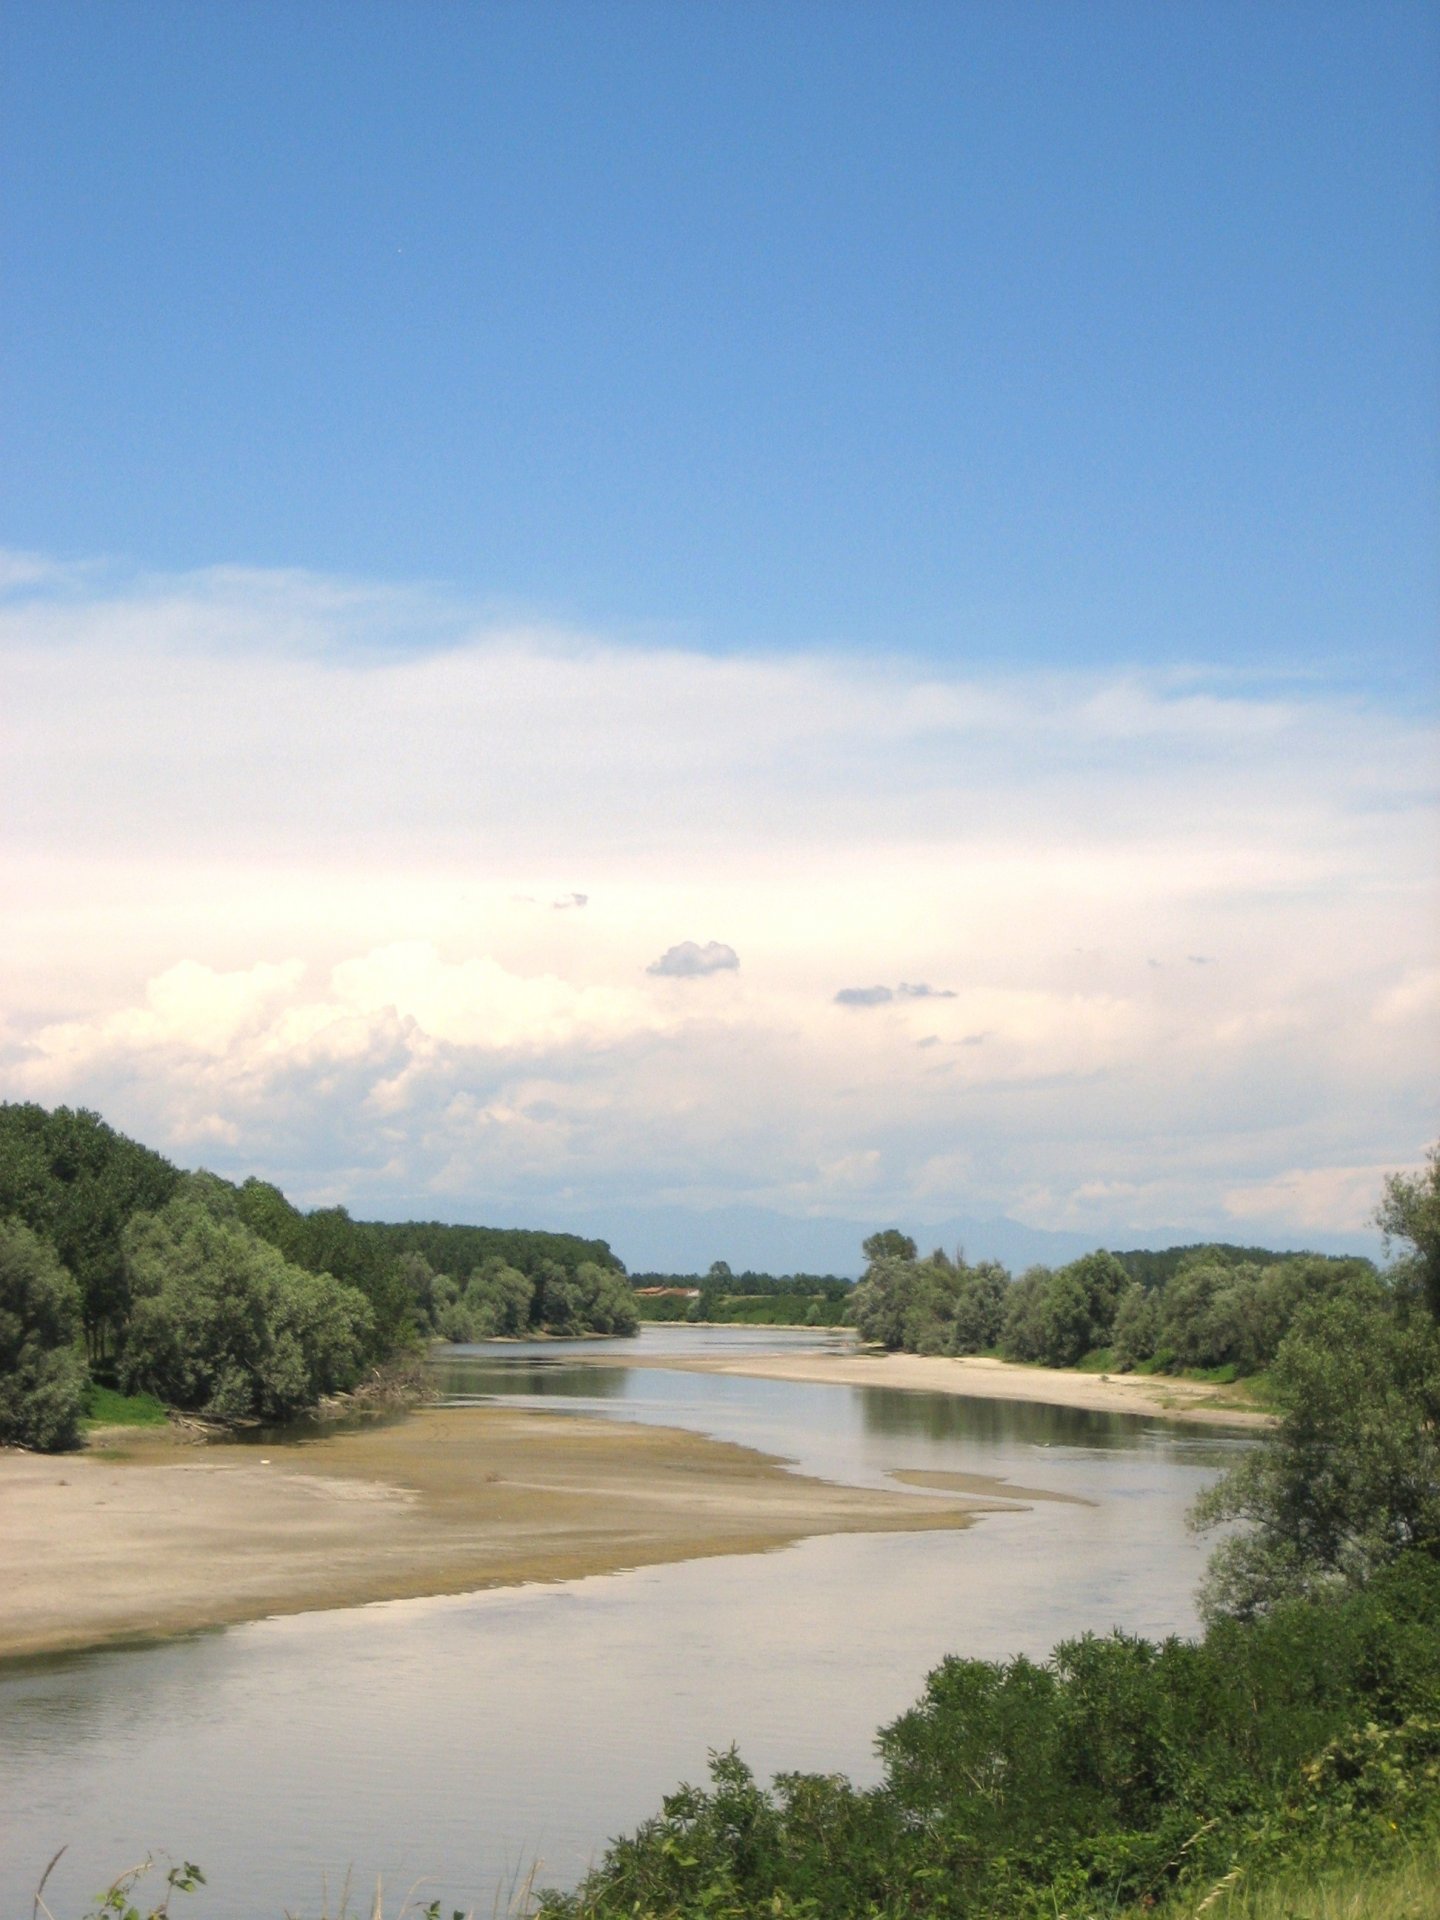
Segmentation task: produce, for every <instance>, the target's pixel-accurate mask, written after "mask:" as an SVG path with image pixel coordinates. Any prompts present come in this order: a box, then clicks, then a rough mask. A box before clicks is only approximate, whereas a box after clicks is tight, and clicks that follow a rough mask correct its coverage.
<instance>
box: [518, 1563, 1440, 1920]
mask: <svg viewBox="0 0 1440 1920" xmlns="http://www.w3.org/2000/svg"><path fill="white" fill-rule="evenodd" d="M879 1745H880V1751H881V1754H882V1757H883V1759H884V1762H885V1777H884V1780H883V1781H882V1783H881V1785H880V1786H879V1787H877V1788H875V1789H873V1790H871V1791H868V1792H858V1791H857V1790H856V1789H855V1788H853V1787H852V1786H851V1785H850V1784H849V1783H848V1782H846V1781H844V1780H839V1779H834V1778H824V1777H815V1776H805V1775H790V1776H782V1777H781V1778H780V1779H778V1780H777V1781H775V1782H774V1784H773V1786H772V1787H771V1788H770V1789H769V1790H768V1791H767V1790H766V1789H763V1788H762V1787H760V1786H759V1785H758V1783H757V1782H756V1781H755V1780H754V1778H753V1777H752V1775H751V1774H750V1772H749V1770H748V1769H747V1768H746V1767H745V1766H744V1764H743V1762H742V1761H741V1760H740V1759H739V1757H738V1756H737V1755H735V1754H734V1753H733V1752H732V1753H728V1754H724V1755H720V1756H718V1757H716V1758H715V1759H714V1761H713V1762H712V1768H711V1779H710V1783H709V1785H708V1787H686V1788H682V1789H681V1790H680V1791H679V1792H678V1793H675V1794H672V1795H671V1796H670V1797H669V1798H668V1799H667V1800H666V1801H665V1803H664V1806H663V1809H662V1812H661V1814H660V1816H659V1817H658V1818H657V1819H655V1820H652V1821H650V1822H649V1823H647V1825H646V1826H644V1827H642V1828H641V1829H640V1830H639V1832H637V1833H636V1834H634V1835H632V1836H631V1837H630V1838H628V1839H625V1840H621V1841H618V1842H616V1843H615V1844H614V1845H613V1846H612V1848H611V1850H610V1852H609V1853H608V1855H607V1856H606V1859H605V1860H604V1862H603V1863H602V1865H601V1866H600V1867H599V1868H598V1869H597V1871H596V1872H595V1873H593V1874H592V1875H591V1877H590V1879H589V1880H588V1881H587V1882H586V1883H585V1885H584V1886H582V1888H581V1889H580V1890H579V1892H578V1893H577V1894H575V1895H570V1896H562V1895H549V1896H546V1898H545V1900H544V1903H543V1911H544V1912H545V1913H546V1914H548V1915H551V1916H554V1920H561V1917H562V1916H565V1917H567V1920H568V1917H576V1920H578V1916H586V1920H612V1917H613V1920H619V1916H621V1915H625V1916H633V1915H637V1914H640V1915H667V1916H671V1915H673V1916H686V1917H687V1920H688V1916H692V1915H693V1916H699V1915H702V1914H708V1915H718V1914H725V1913H728V1914H733V1915H737V1916H739V1915H745V1916H748V1915H758V1914H761V1913H766V1914H770V1913H774V1914H784V1915H790V1914H797V1915H798V1914H800V1913H805V1912H809V1913H811V1914H814V1915H817V1916H818V1915H824V1916H825V1917H826V1920H877V1917H878V1916H887V1917H890V1916H893V1917H894V1920H899V1917H900V1916H915V1917H916V1920H919V1917H920V1916H924V1920H975V1916H979V1915H994V1916H1000V1915H1005V1916H1015V1917H1016V1920H1019V1917H1020V1916H1038V1915H1041V1914H1043V1915H1046V1916H1053V1915H1054V1914H1055V1913H1057V1912H1067V1913H1069V1914H1071V1915H1072V1916H1076V1920H1078V1916H1080V1915H1082V1914H1083V1915H1090V1914H1101V1913H1103V1914H1106V1915H1113V1914H1115V1913H1117V1912H1119V1911H1122V1910H1124V1909H1127V1908H1136V1909H1139V1908H1144V1907H1148V1906H1149V1905H1150V1904H1151V1903H1153V1902H1155V1901H1157V1900H1160V1899H1163V1898H1164V1897H1165V1895H1166V1894H1167V1892H1168V1891H1169V1890H1170V1889H1171V1888H1172V1887H1175V1886H1177V1885H1180V1884H1188V1885H1191V1886H1192V1887H1199V1888H1201V1889H1203V1888H1205V1887H1206V1886H1209V1885H1213V1884H1214V1882H1215V1880H1216V1878H1217V1877H1218V1876H1222V1875H1224V1874H1226V1873H1227V1872H1228V1871H1229V1869H1230V1868H1231V1867H1232V1865H1233V1864H1234V1863H1236V1862H1237V1861H1243V1862H1247V1863H1251V1864H1254V1865H1257V1866H1261V1867H1265V1866H1267V1865H1269V1866H1273V1865H1274V1864H1275V1863H1277V1862H1286V1861H1289V1862H1294V1861H1297V1860H1307V1859H1316V1858H1322V1857H1328V1856H1330V1855H1333V1853H1334V1851H1335V1849H1336V1848H1337V1847H1338V1846H1342V1845H1343V1846H1344V1847H1346V1848H1348V1849H1349V1850H1350V1853H1351V1855H1352V1856H1353V1857H1356V1858H1374V1857H1376V1856H1377V1855H1378V1854H1379V1853H1380V1852H1382V1851H1383V1850H1384V1849H1385V1848H1386V1847H1387V1846H1389V1845H1390V1844H1391V1843H1393V1841H1394V1839H1395V1838H1396V1836H1397V1835H1405V1834H1421V1833H1424V1832H1426V1831H1428V1830H1430V1829H1431V1827H1432V1826H1433V1824H1434V1822H1435V1820H1436V1819H1437V1817H1440V1565H1437V1564H1436V1563H1435V1562H1433V1561H1431V1560H1430V1559H1429V1558H1428V1557H1427V1556H1424V1555H1419V1554H1414V1555H1410V1556H1407V1557H1406V1559H1404V1560H1403V1561H1400V1562H1397V1563H1396V1564H1395V1565H1394V1566H1392V1567H1390V1568H1388V1569H1386V1570H1385V1571H1384V1572H1383V1573H1381V1574H1379V1575H1377V1576H1376V1578H1375V1580H1374V1581H1373V1582H1372V1583H1371V1585H1370V1587H1369V1588H1367V1589H1366V1590H1365V1591H1364V1592H1362V1593H1358V1594H1353V1595H1347V1596H1345V1597H1343V1598H1338V1599H1335V1600H1333V1601H1332V1602H1330V1603H1328V1604H1323V1605H1321V1604H1314V1603H1306V1602H1296V1603H1292V1604H1290V1605H1288V1606H1284V1607H1280V1608H1277V1609H1276V1610H1275V1611H1274V1612H1273V1613H1272V1614H1271V1615H1269V1616H1267V1617H1266V1618H1263V1619H1259V1620H1254V1621H1237V1620H1226V1621H1222V1622H1219V1623H1217V1624H1216V1625H1215V1626H1213V1627H1212V1628H1211V1629H1210V1631H1209V1633H1208V1634H1207V1635H1206V1637H1205V1639H1204V1640H1203V1641H1200V1642H1198V1643H1194V1642H1189V1641H1181V1640H1169V1641H1166V1642H1165V1643H1164V1644H1163V1645H1154V1644H1152V1643H1150V1642H1148V1641H1144V1640H1139V1639H1135V1638H1133V1637H1131V1636H1129V1635H1126V1634H1120V1633H1114V1634H1107V1635H1102V1636H1096V1635H1087V1636H1085V1637H1084V1638H1083V1639H1080V1640H1075V1641H1071V1642H1068V1643H1066V1644H1065V1645H1063V1646H1061V1647H1058V1648H1057V1649H1056V1651H1055V1653H1054V1655H1053V1657H1052V1658H1051V1659H1050V1660H1049V1661H1048V1662H1045V1663H1043V1664H1041V1663H1037V1662H1034V1661H1031V1660H1026V1659H1017V1660H1011V1661H1007V1662H1003V1663H997V1662H990V1661H982V1660H961V1659H952V1660H947V1661H945V1662H944V1664H943V1665H942V1666H941V1667H939V1668H938V1669H937V1670H936V1672H935V1673H933V1674H932V1675H931V1676H930V1679H929V1681H928V1682H927V1684H926V1688H925V1692H924V1695H923V1696H922V1698H921V1699H920V1701H919V1702H918V1703H917V1704H916V1706H915V1707H914V1708H912V1709H911V1711H910V1712H909V1713H907V1714H904V1715H902V1717H901V1718H900V1719H899V1720H897V1721H896V1722H895V1724H894V1725H893V1726H891V1727H889V1728H887V1729H886V1730H885V1731H884V1732H883V1733H882V1734H881V1736H880V1742H879ZM1196 1898H1197V1900H1198V1898H1199V1895H1197V1896H1196Z"/></svg>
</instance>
